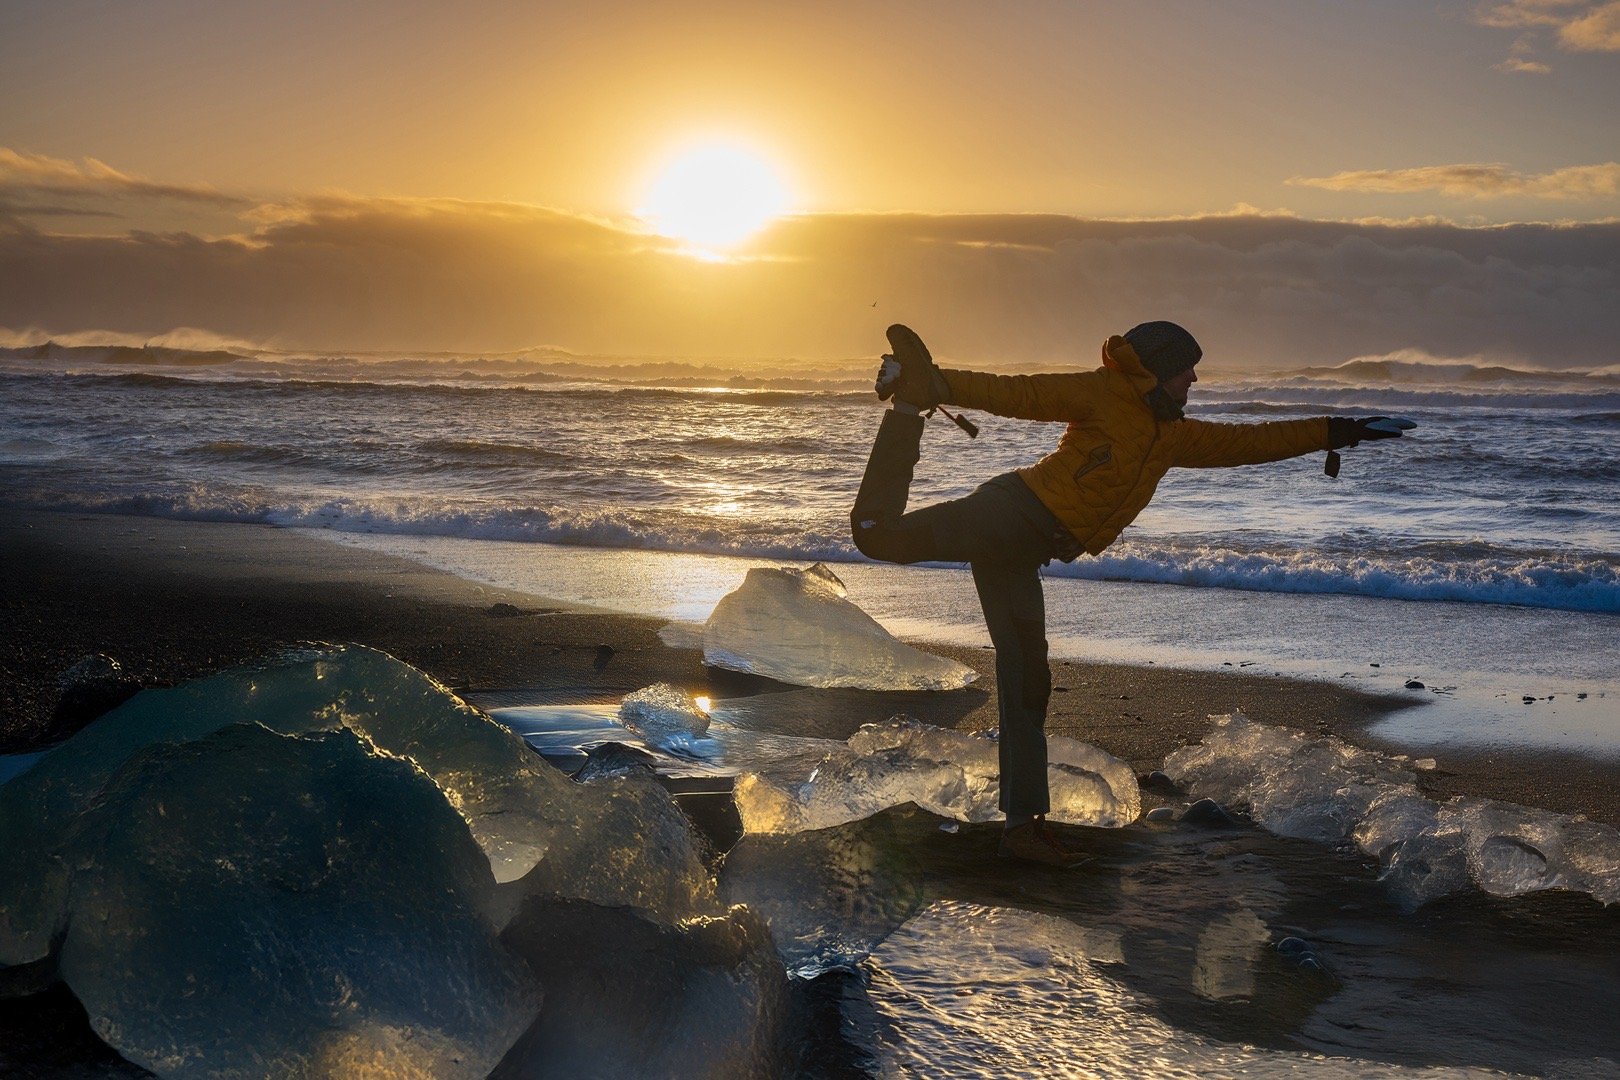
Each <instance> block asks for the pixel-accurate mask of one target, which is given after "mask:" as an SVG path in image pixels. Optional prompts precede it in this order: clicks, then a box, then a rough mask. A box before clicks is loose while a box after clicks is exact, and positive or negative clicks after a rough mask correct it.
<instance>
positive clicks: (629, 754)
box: [574, 742, 658, 782]
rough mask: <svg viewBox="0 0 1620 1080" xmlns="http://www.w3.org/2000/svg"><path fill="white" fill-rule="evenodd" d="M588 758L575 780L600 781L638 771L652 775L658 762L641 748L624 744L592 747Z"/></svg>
mask: <svg viewBox="0 0 1620 1080" xmlns="http://www.w3.org/2000/svg"><path fill="white" fill-rule="evenodd" d="M588 758H589V760H587V761H586V762H585V765H584V767H583V768H581V769H580V770H579V772H577V773H575V774H574V779H575V780H579V781H581V782H584V781H589V780H599V779H601V778H602V777H605V776H623V775H624V774H625V773H630V772H637V771H641V772H648V773H650V772H652V771H653V766H654V763H655V762H656V761H657V760H658V759H657V758H655V757H653V756H652V755H651V754H649V753H647V751H645V750H643V749H641V748H640V747H636V746H628V745H626V744H625V743H622V742H605V743H603V744H602V745H601V746H596V747H592V748H591V750H590V753H589V754H588Z"/></svg>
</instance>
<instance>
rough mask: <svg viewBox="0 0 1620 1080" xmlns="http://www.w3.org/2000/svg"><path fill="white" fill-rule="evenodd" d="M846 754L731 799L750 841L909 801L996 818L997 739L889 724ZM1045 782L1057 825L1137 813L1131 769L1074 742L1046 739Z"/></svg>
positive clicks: (1108, 822) (1108, 821) (965, 816)
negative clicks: (798, 779)
mask: <svg viewBox="0 0 1620 1080" xmlns="http://www.w3.org/2000/svg"><path fill="white" fill-rule="evenodd" d="M846 747H847V750H844V751H841V752H837V753H833V754H829V755H828V756H827V758H826V759H825V760H823V761H822V762H821V764H820V765H819V766H818V767H817V768H816V770H815V771H814V772H813V773H811V775H810V776H809V778H808V779H806V780H805V781H804V782H803V783H801V784H797V785H793V784H782V783H773V782H772V781H770V780H767V779H765V778H764V777H762V776H759V775H755V774H749V775H745V776H742V777H740V778H739V779H738V781H737V785H736V789H735V798H736V802H737V810H738V813H739V814H740V815H741V817H742V822H743V828H744V830H746V831H747V832H750V833H788V832H801V831H804V830H807V829H825V828H830V827H831V826H834V825H841V824H843V823H845V822H849V821H856V820H859V819H861V818H865V817H870V816H872V815H873V814H876V813H877V812H878V811H880V810H884V809H886V808H888V807H890V806H899V805H901V804H903V803H908V802H909V803H915V804H916V805H917V806H919V807H921V808H922V809H924V810H927V811H929V812H930V813H935V814H939V815H940V816H942V817H948V818H954V819H956V820H957V821H970V822H971V821H990V820H992V819H995V818H998V817H1000V816H1001V812H1000V810H999V809H998V807H997V802H998V799H999V797H1000V793H1001V788H1000V764H999V762H998V760H997V746H996V742H995V740H994V739H992V738H990V737H988V736H985V735H969V734H966V733H964V732H960V731H950V730H946V729H944V728H937V727H933V726H932V725H929V724H924V723H920V722H918V721H916V720H912V719H910V718H908V717H894V718H892V719H890V720H887V721H884V722H883V723H881V724H868V725H866V726H865V727H863V728H861V730H860V731H857V732H856V733H855V734H854V735H852V736H851V737H850V738H849V741H848V743H847V744H846ZM1047 782H1048V784H1049V786H1050V789H1051V796H1052V802H1051V810H1050V812H1049V813H1048V817H1050V818H1051V819H1052V820H1054V821H1062V822H1067V823H1070V824H1076V825H1096V826H1104V827H1118V826H1122V825H1127V824H1129V823H1130V822H1132V821H1134V820H1135V819H1136V817H1137V815H1138V814H1140V813H1141V809H1142V796H1141V790H1140V788H1139V787H1138V786H1137V783H1136V776H1135V774H1134V773H1133V772H1132V771H1131V768H1130V766H1128V765H1126V764H1125V763H1124V762H1123V761H1120V760H1119V759H1118V758H1115V757H1113V756H1111V755H1109V754H1106V753H1104V752H1103V751H1101V750H1098V749H1097V748H1096V747H1094V746H1090V745H1088V744H1086V743H1082V742H1077V741H1076V740H1073V739H1065V738H1061V737H1054V738H1051V739H1048V740H1047Z"/></svg>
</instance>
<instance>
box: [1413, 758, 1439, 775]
mask: <svg viewBox="0 0 1620 1080" xmlns="http://www.w3.org/2000/svg"><path fill="white" fill-rule="evenodd" d="M1439 767H1440V763H1439V762H1437V761H1435V760H1434V758H1432V757H1423V758H1418V759H1417V760H1416V761H1414V762H1412V768H1414V769H1416V770H1418V771H1419V772H1429V771H1431V770H1433V769H1438V768H1439Z"/></svg>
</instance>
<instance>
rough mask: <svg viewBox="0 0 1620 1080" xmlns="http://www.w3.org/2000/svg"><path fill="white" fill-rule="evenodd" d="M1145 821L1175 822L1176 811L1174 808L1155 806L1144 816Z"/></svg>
mask: <svg viewBox="0 0 1620 1080" xmlns="http://www.w3.org/2000/svg"><path fill="white" fill-rule="evenodd" d="M1142 820H1143V821H1174V820H1176V810H1175V807H1173V806H1155V807H1154V808H1153V809H1151V810H1149V811H1148V812H1147V813H1145V814H1143V815H1142Z"/></svg>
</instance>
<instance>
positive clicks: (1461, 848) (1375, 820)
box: [1164, 713, 1620, 908]
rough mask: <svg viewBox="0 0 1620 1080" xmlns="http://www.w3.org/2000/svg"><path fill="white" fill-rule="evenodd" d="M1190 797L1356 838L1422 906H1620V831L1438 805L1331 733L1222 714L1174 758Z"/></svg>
mask: <svg viewBox="0 0 1620 1080" xmlns="http://www.w3.org/2000/svg"><path fill="white" fill-rule="evenodd" d="M1164 769H1165V772H1167V773H1168V774H1169V775H1170V776H1171V777H1172V778H1173V779H1175V780H1176V781H1177V782H1178V783H1180V784H1182V785H1184V786H1185V787H1186V788H1187V789H1188V791H1189V792H1191V793H1192V794H1194V795H1197V796H1201V797H1209V798H1213V799H1216V800H1217V801H1219V802H1222V803H1227V804H1237V805H1241V806H1245V807H1247V808H1248V810H1249V813H1250V815H1251V816H1252V817H1253V818H1254V820H1255V821H1257V822H1258V823H1260V824H1261V825H1263V826H1264V827H1265V828H1267V829H1270V830H1271V831H1272V832H1275V833H1278V834H1280V835H1283V836H1295V837H1300V838H1303V839H1308V840H1316V841H1320V842H1324V843H1336V842H1340V841H1344V840H1349V841H1352V842H1353V843H1354V844H1355V845H1356V846H1357V847H1358V848H1359V849H1360V850H1361V851H1363V852H1365V853H1366V854H1368V855H1370V856H1372V857H1374V858H1376V859H1378V860H1379V862H1380V864H1381V865H1382V867H1383V871H1382V875H1381V876H1382V878H1383V880H1384V881H1385V883H1386V884H1387V885H1388V887H1389V889H1390V891H1391V892H1392V893H1393V894H1394V896H1395V897H1396V898H1397V899H1398V900H1400V901H1401V902H1402V903H1404V904H1406V905H1407V906H1409V907H1414V908H1415V907H1417V906H1419V905H1421V904H1424V903H1427V902H1428V901H1430V900H1434V899H1437V898H1439V897H1441V896H1446V895H1448V894H1451V893H1455V892H1458V891H1461V890H1463V889H1466V888H1468V887H1469V886H1470V884H1472V885H1473V886H1474V887H1477V888H1479V889H1481V890H1483V891H1485V892H1488V893H1492V894H1494V895H1497V896H1517V895H1520V894H1522V893H1526V892H1533V891H1536V890H1539V889H1550V888H1563V889H1571V890H1574V891H1578V892H1584V893H1587V894H1589V895H1591V896H1592V897H1593V898H1594V899H1596V900H1598V901H1600V902H1601V903H1604V904H1612V903H1616V902H1620V830H1617V829H1615V828H1613V827H1611V826H1608V825H1602V824H1599V823H1597V822H1592V821H1587V820H1585V819H1584V818H1578V817H1574V818H1572V817H1569V816H1566V815H1564V814H1557V813H1554V812H1552V811H1550V810H1543V809H1539V808H1537V807H1529V806H1519V805H1516V804H1513V803H1505V802H1497V801H1495V800H1492V799H1478V798H1463V797H1459V798H1454V799H1451V800H1449V801H1447V802H1436V801H1434V800H1432V799H1429V798H1426V797H1425V796H1424V795H1423V794H1422V793H1421V792H1420V791H1419V790H1418V789H1417V786H1416V782H1415V781H1416V777H1415V773H1414V772H1413V770H1412V767H1411V766H1410V765H1409V764H1408V763H1406V762H1404V761H1401V760H1399V759H1396V758H1393V757H1391V756H1389V755H1387V754H1381V753H1378V752H1376V751H1373V750H1363V749H1360V748H1359V747H1355V746H1352V745H1350V744H1349V743H1346V742H1344V741H1342V740H1340V739H1336V738H1333V737H1332V736H1310V735H1305V734H1303V733H1301V732H1297V731H1291V730H1288V729H1286V728H1280V727H1273V726H1270V725H1267V724H1259V723H1255V722H1254V721H1252V720H1250V719H1248V718H1247V717H1245V716H1243V715H1242V714H1241V713H1237V714H1233V715H1231V716H1222V717H1217V718H1216V722H1215V729H1214V730H1213V731H1211V732H1210V733H1209V734H1208V735H1206V736H1205V737H1204V739H1203V741H1202V742H1201V743H1200V744H1199V745H1197V746H1187V747H1182V748H1181V749H1180V750H1177V751H1175V752H1174V753H1172V754H1171V755H1170V756H1169V757H1168V758H1166V759H1165V765H1164Z"/></svg>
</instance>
